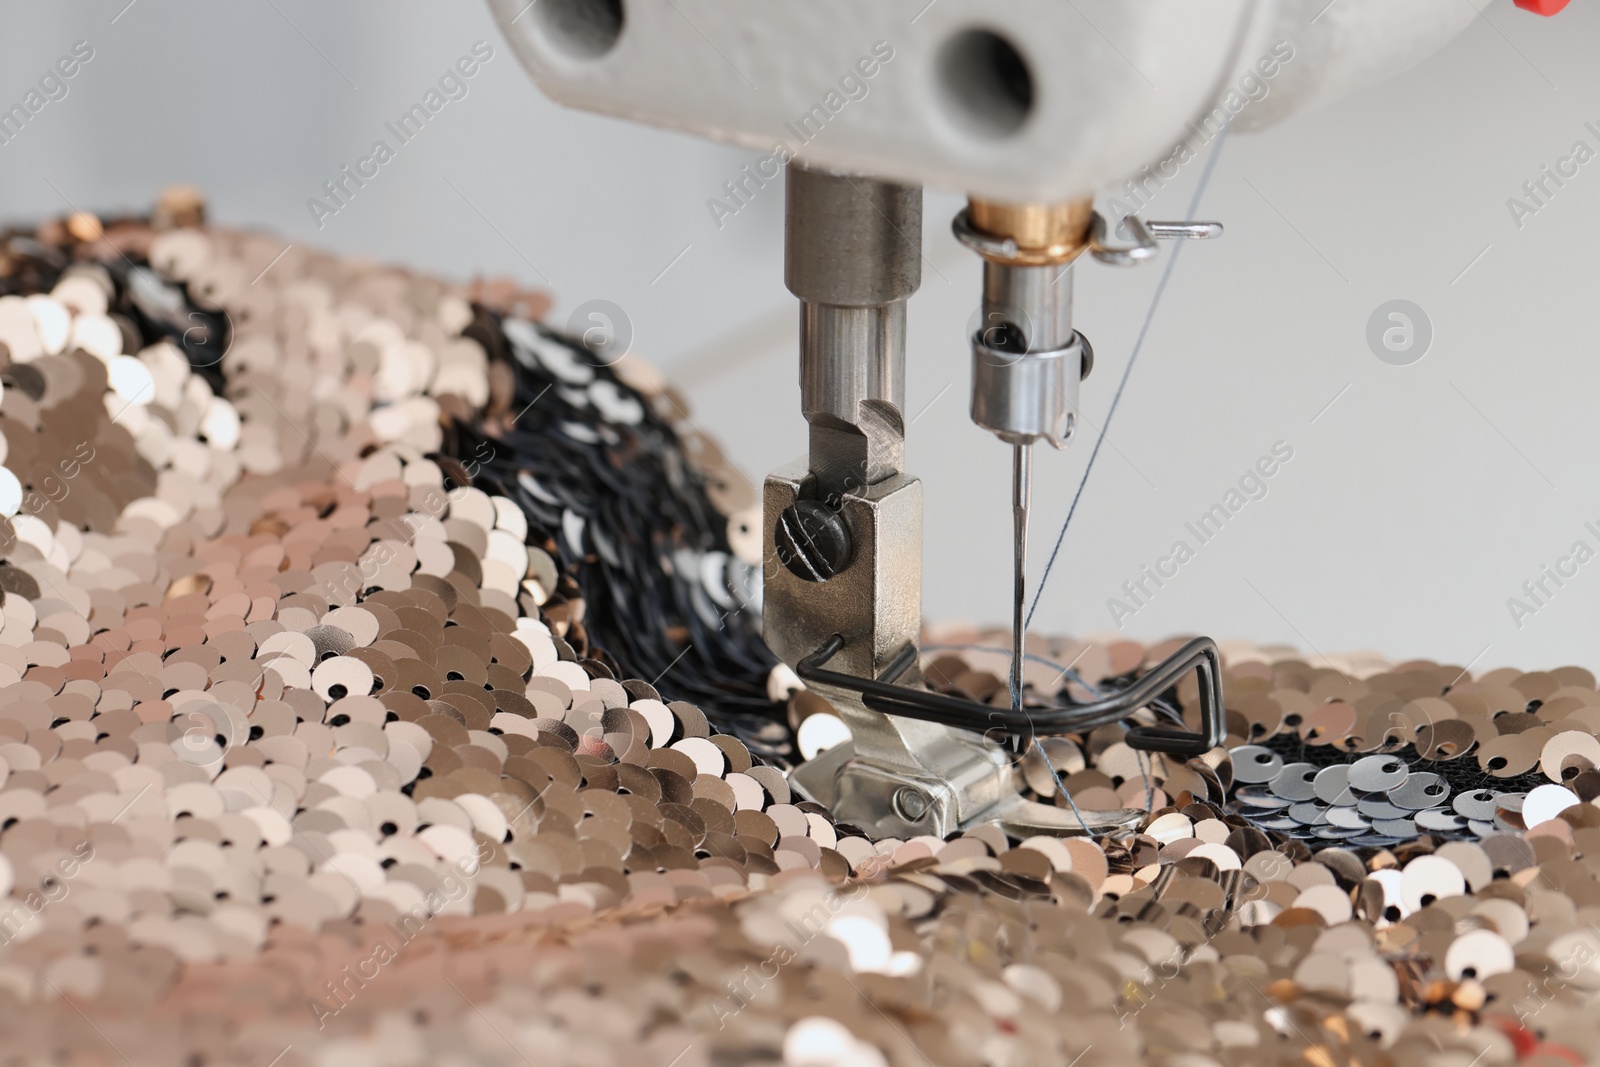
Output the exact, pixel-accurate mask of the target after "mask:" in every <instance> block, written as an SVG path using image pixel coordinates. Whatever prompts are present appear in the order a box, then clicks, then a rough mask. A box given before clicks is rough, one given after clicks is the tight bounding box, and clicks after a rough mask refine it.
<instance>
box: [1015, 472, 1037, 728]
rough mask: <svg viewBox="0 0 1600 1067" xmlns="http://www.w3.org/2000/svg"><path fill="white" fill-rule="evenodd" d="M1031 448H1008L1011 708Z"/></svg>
mask: <svg viewBox="0 0 1600 1067" xmlns="http://www.w3.org/2000/svg"><path fill="white" fill-rule="evenodd" d="M1032 482H1033V446H1032V445H1031V444H1024V445H1012V446H1011V523H1012V538H1013V540H1014V542H1015V548H1016V555H1015V556H1014V557H1013V560H1012V567H1013V571H1012V578H1013V581H1012V586H1011V709H1012V710H1013V711H1017V710H1019V709H1021V707H1022V639H1023V634H1022V626H1023V617H1022V605H1023V603H1024V602H1025V601H1026V599H1027V585H1028V506H1029V503H1030V501H1029V497H1030V496H1031V495H1032Z"/></svg>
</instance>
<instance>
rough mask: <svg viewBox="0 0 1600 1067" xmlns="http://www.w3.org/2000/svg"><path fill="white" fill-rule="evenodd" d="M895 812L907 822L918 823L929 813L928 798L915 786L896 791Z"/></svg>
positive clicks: (903, 787) (906, 786)
mask: <svg viewBox="0 0 1600 1067" xmlns="http://www.w3.org/2000/svg"><path fill="white" fill-rule="evenodd" d="M894 810H895V813H896V814H897V815H899V816H900V817H901V818H902V819H904V820H905V821H906V822H917V821H918V820H919V819H921V818H922V817H923V816H924V815H926V814H927V813H928V797H927V794H926V793H924V792H923V791H922V790H920V789H918V788H917V787H916V786H914V785H903V786H901V787H900V788H899V789H897V790H895V794H894Z"/></svg>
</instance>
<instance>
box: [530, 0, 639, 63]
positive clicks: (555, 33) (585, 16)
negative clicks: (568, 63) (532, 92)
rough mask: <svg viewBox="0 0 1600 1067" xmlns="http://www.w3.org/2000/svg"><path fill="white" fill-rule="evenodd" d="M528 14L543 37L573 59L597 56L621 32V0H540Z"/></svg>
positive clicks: (595, 57) (622, 15)
mask: <svg viewBox="0 0 1600 1067" xmlns="http://www.w3.org/2000/svg"><path fill="white" fill-rule="evenodd" d="M531 14H533V15H534V17H535V18H537V19H538V20H539V26H540V28H541V29H542V30H543V31H544V36H545V38H546V39H547V40H548V41H549V42H550V43H551V44H552V45H553V46H555V47H556V48H559V49H560V50H561V51H562V52H565V53H566V54H567V55H569V56H571V57H573V58H574V59H599V58H600V57H601V56H603V55H605V54H606V53H607V52H609V51H611V49H612V48H613V47H614V46H615V45H616V43H617V38H619V37H621V36H622V25H623V22H624V13H623V9H622V0H541V2H540V3H539V4H538V5H537V6H535V7H534V9H533V11H532V12H531Z"/></svg>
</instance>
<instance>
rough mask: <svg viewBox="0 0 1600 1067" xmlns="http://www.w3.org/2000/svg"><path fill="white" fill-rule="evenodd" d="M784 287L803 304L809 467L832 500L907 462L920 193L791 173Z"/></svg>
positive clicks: (864, 180) (858, 179)
mask: <svg viewBox="0 0 1600 1067" xmlns="http://www.w3.org/2000/svg"><path fill="white" fill-rule="evenodd" d="M786 190H787V192H786V196H787V199H786V207H785V222H784V234H785V244H784V248H785V257H784V282H785V283H786V284H787V285H788V287H789V291H790V292H792V293H794V295H795V296H797V297H799V298H800V403H801V408H802V410H803V411H804V413H805V417H806V420H807V421H808V422H810V423H811V450H810V457H809V462H810V468H811V474H812V477H813V478H814V479H815V481H816V484H817V487H818V489H820V490H821V492H822V493H823V495H824V496H833V495H836V494H840V493H847V492H853V491H857V490H860V489H862V488H864V487H866V486H869V485H875V484H877V483H879V482H882V481H884V480H885V479H887V478H889V477H891V476H893V475H895V474H898V473H900V472H901V470H902V469H903V467H904V465H905V417H904V410H905V353H906V329H905V324H906V300H907V299H908V298H910V296H911V294H912V293H914V292H916V289H917V286H918V284H919V283H920V282H921V280H922V259H921V251H922V244H921V242H922V189H921V188H920V187H918V186H907V185H898V184H896V183H894V182H886V181H881V180H879V179H876V178H868V177H862V176H858V175H843V174H830V173H827V172H825V171H819V170H809V169H807V168H805V167H802V166H800V165H799V164H791V165H790V166H789V168H788V177H787V179H786Z"/></svg>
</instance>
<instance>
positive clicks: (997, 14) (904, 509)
mask: <svg viewBox="0 0 1600 1067" xmlns="http://www.w3.org/2000/svg"><path fill="white" fill-rule="evenodd" d="M1517 3H1518V6H1519V7H1525V8H1531V9H1533V10H1536V11H1538V12H1539V13H1542V14H1553V13H1555V11H1557V10H1559V9H1560V8H1561V7H1562V6H1564V0H1517ZM490 5H491V7H492V8H493V10H494V12H495V15H496V17H497V19H498V20H499V23H500V25H501V28H502V29H503V30H504V32H505V35H506V37H507V39H508V40H509V41H510V43H511V44H512V46H513V48H514V49H515V51H516V52H517V54H518V56H519V57H520V59H521V61H522V63H523V64H524V66H525V67H526V68H527V70H528V71H529V73H530V74H531V75H532V76H533V78H534V80H535V81H536V82H537V83H538V84H539V85H540V87H541V88H542V89H543V90H544V91H545V92H547V93H548V94H549V95H550V96H552V97H553V98H555V99H556V100H557V101H559V102H561V103H564V104H568V105H571V106H574V107H579V108H585V109H588V110H592V111H597V112H601V113H604V114H609V115H615V116H620V117H624V118H629V119H633V120H635V121H639V122H645V123H650V124H653V125H657V126H663V127H667V128H672V129H678V130H684V131H688V132H692V133H697V134H700V135H703V136H706V137H711V138H715V139H717V140H721V141H726V142H730V143H733V144H738V145H742V146H745V147H747V148H750V149H754V150H758V151H760V152H762V153H765V155H764V156H763V158H762V159H761V160H760V161H759V162H758V163H757V164H756V165H755V169H754V170H752V169H751V168H746V170H745V177H744V179H743V180H744V181H746V182H750V181H755V182H758V183H759V182H761V181H763V180H766V179H770V178H773V177H776V176H777V171H778V169H779V167H780V165H784V164H786V167H785V168H784V169H786V171H787V174H786V179H785V181H786V189H787V209H786V224H785V281H786V283H787V285H788V287H789V289H790V291H791V292H793V293H794V295H795V296H796V297H798V298H799V300H800V386H801V397H802V400H801V408H802V413H803V414H804V416H805V418H806V420H807V422H808V423H809V424H810V447H809V453H808V455H807V456H806V457H804V458H803V459H801V460H798V461H796V462H795V463H793V464H791V465H790V466H787V467H784V468H781V469H779V470H777V471H774V472H772V473H771V474H770V475H769V476H768V477H767V480H766V485H765V496H764V517H765V518H764V531H763V536H764V538H765V553H766V561H767V566H766V586H765V606H764V628H765V637H766V640H767V642H768V644H769V645H770V646H771V648H772V650H773V651H774V652H775V653H776V654H777V655H778V656H779V657H780V658H781V659H782V660H783V661H784V662H785V663H787V664H789V665H790V666H791V667H793V668H794V669H795V671H796V672H797V673H798V675H799V676H800V678H802V679H803V680H804V681H805V682H806V684H807V685H809V686H810V687H811V688H813V689H814V690H816V691H817V692H819V693H821V694H822V695H823V696H825V697H826V698H827V699H828V700H829V701H830V702H832V703H833V705H834V706H835V708H836V709H837V711H838V713H839V715H840V717H841V718H842V719H843V720H844V722H845V723H846V724H847V725H848V726H849V728H850V731H851V734H852V740H851V741H850V742H848V743H842V744H839V745H836V746H834V747H832V748H829V749H827V750H826V751H825V752H823V753H822V754H821V755H820V756H819V757H818V758H817V759H815V760H812V761H811V762H808V763H806V764H803V765H802V766H800V767H799V768H797V769H796V770H795V771H794V772H793V775H792V784H793V786H794V787H795V788H796V790H797V791H798V792H800V793H801V794H802V795H804V796H808V797H811V798H813V799H816V800H818V801H820V802H822V803H825V804H827V805H829V806H830V807H831V808H832V809H833V811H834V813H835V814H836V816H837V817H838V818H840V819H841V820H843V821H846V822H850V823H854V824H856V825H859V826H861V827H863V828H866V829H869V830H870V831H872V832H874V833H877V834H883V835H893V836H899V837H909V836H913V835H917V834H933V835H937V836H941V837H942V836H945V835H947V834H950V833H952V832H954V831H956V830H959V829H963V828H966V827H970V826H972V825H974V824H976V823H979V822H985V821H996V822H998V823H999V824H1000V825H1001V826H1003V827H1004V828H1005V829H1006V830H1007V831H1008V832H1010V833H1012V834H1014V835H1017V836H1023V837H1026V836H1029V835H1032V834H1040V833H1044V834H1071V833H1080V832H1084V831H1085V830H1088V831H1090V832H1099V831H1102V830H1106V829H1110V828H1114V827H1118V826H1123V825H1128V824H1130V823H1131V822H1132V821H1134V820H1136V819H1137V817H1138V815H1139V813H1138V812H1134V811H1131V810H1120V811H1090V812H1082V813H1075V812H1069V811H1067V810H1065V809H1060V808H1056V807H1052V806H1049V805H1044V804H1040V803H1037V802H1034V801H1031V800H1028V799H1026V798H1025V797H1024V796H1023V794H1022V792H1021V791H1020V787H1019V782H1018V772H1017V770H1016V767H1015V759H1014V750H1015V748H1017V747H1018V746H1019V744H1025V743H1027V741H1028V740H1029V739H1030V738H1032V737H1034V736H1035V735H1036V734H1049V733H1059V732H1068V731H1082V730H1087V729H1091V728H1094V727H1095V726H1098V725H1102V724H1104V723H1107V722H1117V721H1122V720H1125V719H1127V718H1128V717H1129V716H1130V715H1131V714H1132V713H1134V712H1135V711H1137V710H1138V709H1140V708H1141V707H1144V706H1145V705H1146V704H1148V703H1149V702H1150V701H1151V700H1152V699H1153V698H1155V697H1156V696H1158V695H1159V694H1161V693H1163V692H1164V691H1166V690H1168V689H1169V688H1171V687H1172V686H1173V685H1174V684H1175V683H1176V682H1177V681H1179V680H1180V679H1181V678H1182V677H1183V676H1185V675H1186V674H1187V673H1188V672H1189V671H1191V670H1193V671H1197V672H1198V673H1199V675H1200V686H1199V696H1200V701H1199V714H1198V716H1191V719H1194V720H1196V721H1193V722H1190V723H1189V724H1188V726H1186V727H1185V728H1177V727H1168V726H1157V725H1139V726H1136V727H1134V728H1133V729H1131V730H1130V731H1129V735H1128V741H1129V744H1130V745H1132V746H1133V747H1135V748H1141V749H1145V750H1149V751H1157V752H1167V753H1172V754H1175V755H1179V756H1182V755H1192V754H1198V753H1200V752H1204V751H1207V750H1209V749H1211V748H1213V747H1214V746H1216V745H1217V744H1218V743H1219V742H1220V741H1221V739H1222V735H1223V720H1222V715H1223V709H1222V694H1221V689H1220V663H1219V660H1218V654H1217V651H1216V647H1215V645H1214V644H1213V643H1212V642H1211V641H1209V640H1208V639H1206V638H1197V639H1195V640H1193V641H1191V642H1189V643H1188V644H1187V645H1185V646H1184V647H1183V648H1181V649H1180V650H1179V651H1178V652H1177V653H1175V654H1174V656H1173V657H1171V658H1170V659H1168V660H1167V661H1165V662H1164V663H1162V664H1160V665H1158V666H1156V667H1155V668H1154V669H1152V670H1150V671H1148V672H1147V673H1145V674H1144V675H1143V676H1142V677H1140V678H1139V679H1138V681H1136V682H1135V683H1134V684H1132V685H1131V686H1129V687H1128V688H1126V689H1124V690H1123V691H1121V692H1119V693H1115V694H1112V695H1111V696H1108V697H1106V698H1105V699H1103V700H1100V701H1097V702H1095V703H1093V704H1079V705H1071V706H1066V707H1054V706H1037V704H1036V703H1034V704H1030V703H1029V702H1028V701H1027V700H1026V699H1025V694H1024V692H1023V687H1022V683H1021V664H1022V636H1023V635H1022V629H1023V614H1022V606H1023V589H1024V584H1025V577H1026V545H1027V514H1028V503H1029V477H1030V474H1029V471H1030V457H1031V449H1032V447H1033V445H1034V444H1035V443H1036V442H1038V441H1041V440H1043V441H1045V442H1048V443H1049V444H1050V445H1052V446H1054V447H1056V448H1061V447H1064V446H1065V445H1066V444H1067V443H1068V442H1069V441H1070V440H1071V439H1072V438H1073V436H1074V433H1075V430H1076V411H1077V406H1078V396H1079V390H1080V382H1081V381H1082V380H1083V379H1084V378H1085V377H1087V376H1088V374H1089V372H1090V370H1091V368H1092V365H1093V349H1092V347H1091V345H1090V343H1089V341H1088V340H1087V339H1086V338H1084V337H1083V336H1082V335H1081V334H1080V333H1078V332H1077V331H1076V330H1075V329H1074V328H1073V319H1072V277H1073V268H1074V266H1075V264H1076V263H1077V261H1078V260H1080V259H1081V258H1082V257H1083V256H1084V254H1085V253H1087V254H1088V256H1089V257H1090V258H1091V259H1093V260H1095V261H1097V262H1099V263H1102V264H1109V265H1112V266H1133V265H1137V264H1140V263H1143V262H1146V261H1148V260H1150V259H1151V258H1152V257H1154V256H1155V255H1156V253H1157V248H1158V244H1159V242H1160V241H1162V240H1170V239H1203V238H1212V237H1216V236H1218V235H1220V234H1221V232H1222V227H1221V225H1220V224H1218V223H1215V222H1206V221H1177V222H1166V221H1154V220H1144V219H1142V218H1140V217H1139V216H1138V215H1137V214H1136V213H1129V214H1125V215H1123V217H1120V218H1108V217H1106V216H1105V215H1102V214H1101V213H1099V212H1098V211H1096V210H1095V205H1094V200H1093V196H1094V195H1095V194H1096V193H1104V192H1110V193H1112V194H1114V195H1119V196H1122V197H1123V199H1124V200H1125V201H1126V200H1131V201H1132V202H1133V203H1135V204H1137V203H1140V202H1142V197H1141V196H1140V190H1141V189H1142V190H1144V192H1145V193H1146V194H1148V192H1149V191H1150V190H1151V188H1152V184H1153V186H1154V187H1159V186H1160V185H1161V184H1162V183H1164V182H1165V181H1168V180H1171V179H1172V178H1174V177H1176V175H1177V172H1178V169H1179V168H1181V167H1183V166H1185V165H1187V164H1188V163H1189V162H1190V160H1191V159H1194V158H1196V157H1198V156H1200V155H1202V154H1203V153H1204V152H1205V150H1206V145H1207V144H1208V143H1209V142H1210V141H1212V140H1213V139H1214V138H1215V137H1216V136H1217V135H1218V134H1219V133H1220V132H1221V131H1222V130H1223V128H1224V127H1229V128H1232V129H1234V130H1249V129H1257V128H1261V127H1263V126H1267V125H1270V124H1272V123H1274V122H1277V121H1279V120H1281V119H1283V118H1285V117H1287V116H1289V115H1291V114H1294V113H1296V112H1298V111H1300V110H1304V109H1306V108H1308V107H1311V106H1313V105H1315V104H1317V103H1320V102H1322V101H1325V100H1327V99H1330V98H1333V97H1336V96H1338V95H1340V94H1342V93H1345V92H1348V91H1352V90H1354V89H1356V88H1360V87H1362V86H1364V85H1366V84H1369V83H1371V82H1375V81H1378V80H1380V79H1381V78H1383V77H1386V76H1389V75H1391V74H1394V73H1396V72H1398V71H1400V70H1403V69H1405V68H1407V67H1409V66H1411V65H1413V64H1415V63H1417V62H1419V61H1420V60H1421V59H1423V58H1425V57H1426V56H1428V55H1429V54H1431V53H1432V52H1434V51H1435V50H1437V49H1438V48H1440V47H1442V46H1443V45H1444V44H1445V43H1447V42H1448V41H1449V40H1450V39H1451V38H1453V37H1454V36H1455V35H1456V34H1458V33H1460V32H1461V31H1462V30H1463V29H1465V28H1466V27H1467V26H1468V25H1469V24H1470V23H1471V22H1472V20H1473V19H1475V18H1476V17H1478V12H1477V9H1476V8H1474V7H1473V6H1472V5H1471V4H1468V3H1465V2H1463V0H1406V2H1405V3H1396V2H1395V0H1331V2H1330V0H1141V2H1137V3H1134V2H1123V0H1077V2H1067V3H1062V2H1060V0H1008V2H1005V3H998V2H989V0H927V2H926V3H924V0H913V2H911V3H893V2H890V0H808V2H806V3H792V4H763V5H760V6H759V7H754V8H752V7H748V6H746V5H735V4H731V3H729V2H727V0H665V2H660V0H538V2H537V3H529V2H528V0H490ZM1268 88H1270V91H1267V90H1268ZM925 184H932V185H935V186H939V187H943V188H947V189H953V190H958V191H961V192H964V193H965V194H967V196H968V198H969V199H968V205H967V207H966V209H965V210H963V211H961V212H960V213H959V214H958V215H957V216H956V217H955V219H954V221H953V228H954V231H955V235H956V236H957V238H958V239H959V240H960V241H961V242H962V243H963V244H965V245H966V246H967V247H969V248H970V249H972V250H973V252H975V253H976V254H977V255H979V256H980V257H982V260H983V287H982V293H981V298H980V299H981V308H982V312H981V318H980V320H979V323H978V326H977V328H976V329H975V331H974V332H973V335H972V337H971V338H970V344H971V350H972V392H971V414H972V419H973V421H974V422H975V423H977V424H978V425H979V426H981V427H983V428H985V429H987V430H989V431H991V432H992V433H994V434H995V436H996V437H998V438H999V439H1000V440H1001V441H1002V442H1003V443H1004V444H1006V445H1007V446H1009V447H1010V448H1011V449H1012V454H1013V505H1014V511H1015V526H1014V530H1015V536H1014V544H1013V557H1014V561H1015V568H1014V575H1015V583H1014V597H1013V609H1014V610H1013V619H1012V633H1013V649H1012V670H1011V686H1010V690H1011V692H1010V695H1011V703H1010V706H1009V707H992V706H989V705H984V704H979V703H976V702H974V701H969V700H964V699H961V698H958V697H952V696H948V695H944V694H939V693H933V692H930V691H928V690H927V689H926V688H925V687H924V686H923V684H922V680H921V677H920V671H919V667H918V644H917V643H918V637H919V629H920V624H921V580H922V568H921V523H922V497H921V486H920V483H919V482H918V480H917V479H916V478H915V477H913V476H912V475H911V474H909V473H908V472H907V471H906V470H905V469H904V467H905V465H904V443H905V432H906V420H905V382H906V373H907V370H906V359H905V356H906V353H905V338H906V303H907V300H908V299H909V298H910V296H911V295H912V293H914V292H915V291H916V289H917V287H918V284H919V282H920V277H921V262H922V260H921V234H922V186H923V185H925Z"/></svg>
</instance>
